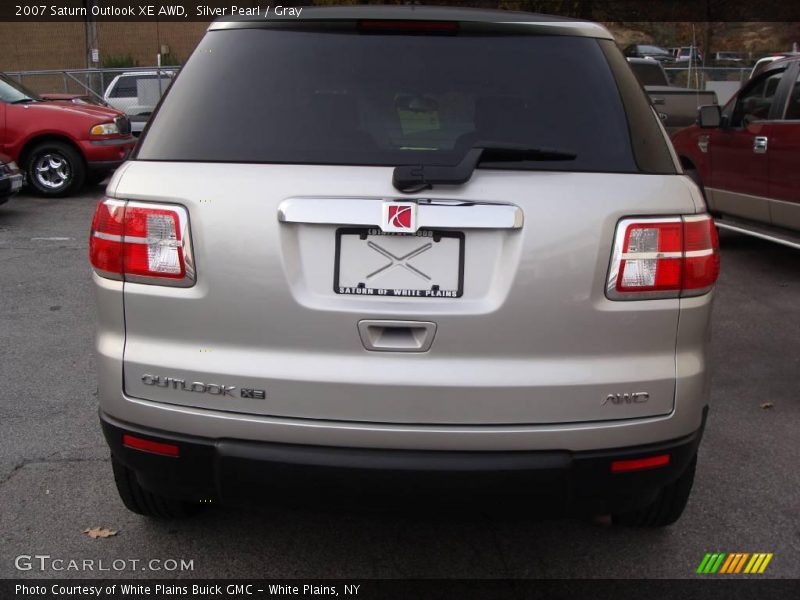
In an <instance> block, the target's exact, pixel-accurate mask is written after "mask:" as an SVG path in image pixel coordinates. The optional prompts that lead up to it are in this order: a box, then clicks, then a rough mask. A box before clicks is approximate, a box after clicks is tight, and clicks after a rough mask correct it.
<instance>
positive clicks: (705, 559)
mask: <svg viewBox="0 0 800 600" xmlns="http://www.w3.org/2000/svg"><path fill="white" fill-rule="evenodd" d="M709 559H711V554H709V553H708V552H706V555H705V556H704V557H703V560H702V561H701V562H700V566H699V567H697V573H705V572H706V565H707V564H708V561H709Z"/></svg>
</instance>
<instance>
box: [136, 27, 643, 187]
mask: <svg viewBox="0 0 800 600" xmlns="http://www.w3.org/2000/svg"><path fill="white" fill-rule="evenodd" d="M481 141H491V142H509V143H516V144H525V145H529V146H532V147H549V148H556V149H559V150H566V151H570V152H574V153H575V154H577V159H576V160H574V161H552V162H515V163H493V164H492V168H514V169H547V170H579V171H609V172H636V171H637V170H638V169H637V165H636V162H635V160H634V157H633V153H632V150H631V142H630V134H629V131H628V124H627V121H626V117H625V111H624V108H623V104H622V101H621V99H620V93H619V91H618V89H617V85H616V83H615V80H614V77H613V75H612V72H611V69H610V67H609V65H608V61H607V59H606V57H605V55H604V53H603V51H602V50H601V48H600V45H599V43H598V41H597V40H595V39H592V38H583V37H567V36H533V35H531V36H519V35H503V36H499V35H494V36H491V35H458V36H442V35H390V34H377V35H376V34H358V33H355V32H352V31H348V32H341V31H337V32H332V31H325V30H311V31H309V30H303V31H300V30H277V29H269V28H266V29H239V30H223V31H211V32H209V33H208V34H206V36H205V38H204V39H203V40H202V42H201V43H200V45H199V46H198V47H197V49H196V50H195V52H194V54H193V55H192V57H191V59H190V60H189V61H188V63H187V64H186V66H185V67H184V68H183V69H182V71H181V73H180V75H179V76H178V77H177V79H176V81H175V82H174V83H173V85H172V86H171V88H170V90H169V92H168V93H167V95H166V96H165V98H164V100H163V102H162V105H161V106H160V108H159V109H158V112H157V113H156V115H155V117H154V118H153V121H152V123H151V125H150V128H149V130H148V131H147V133H146V135H145V137H144V138H143V139H142V140H141V142H140V144H139V150H138V156H137V157H138V159H140V160H160V161H201V162H256V163H293V164H336V165H341V164H352V165H384V166H397V165H408V164H431V165H454V164H456V163H458V162H459V161H460V160H461V159H462V158H463V157H464V154H465V153H466V152H467V150H468V149H469V148H470V147H472V146H474V145H475V144H478V143H480V142H481Z"/></svg>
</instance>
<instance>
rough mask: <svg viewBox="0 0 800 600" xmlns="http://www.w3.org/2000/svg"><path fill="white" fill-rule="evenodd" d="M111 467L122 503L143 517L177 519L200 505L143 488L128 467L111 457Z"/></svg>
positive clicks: (186, 515) (196, 509) (185, 515)
mask: <svg viewBox="0 0 800 600" xmlns="http://www.w3.org/2000/svg"><path fill="white" fill-rule="evenodd" d="M111 467H112V468H113V469H114V482H115V483H116V484H117V492H119V497H120V498H121V499H122V503H123V504H124V505H125V507H126V508H127V509H128V510H130V511H131V512H135V513H136V514H138V515H143V516H145V517H155V518H158V519H179V518H183V517H188V516H190V515H193V514H195V513H197V512H198V511H199V510H200V508H201V507H200V506H199V505H197V504H191V503H189V502H184V501H183V500H177V499H175V498H167V497H165V496H161V495H159V494H155V493H153V492H151V491H148V490H146V489H144V488H143V487H142V486H141V485H139V482H138V481H137V479H136V474H135V473H134V472H133V471H131V470H130V469H129V468H127V467H126V466H124V465H123V464H121V463H120V462H119V461H117V460H116V459H115V458H114V457H113V456H112V457H111Z"/></svg>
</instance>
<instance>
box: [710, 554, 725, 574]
mask: <svg viewBox="0 0 800 600" xmlns="http://www.w3.org/2000/svg"><path fill="white" fill-rule="evenodd" d="M724 558H725V553H724V552H720V553H719V558H718V559H717V562H715V563H714V566H713V567H711V571H710V572H711V573H716V572H717V569H719V567H720V565H722V561H723V559H724Z"/></svg>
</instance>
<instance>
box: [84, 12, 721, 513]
mask: <svg viewBox="0 0 800 600" xmlns="http://www.w3.org/2000/svg"><path fill="white" fill-rule="evenodd" d="M553 65H558V68H553ZM220 89H224V90H225V93H224V94H221V93H219V90H220ZM90 254H91V263H92V266H93V268H94V274H93V279H94V284H95V289H96V295H97V305H98V320H99V326H98V334H97V351H98V356H99V360H98V369H99V393H100V418H101V421H102V425H103V429H104V432H105V436H106V439H107V440H108V443H109V445H110V447H111V453H112V457H113V467H114V475H115V479H116V483H117V487H118V489H119V492H120V495H121V497H122V500H123V501H124V503H125V504H126V506H127V507H128V508H129V509H131V510H133V511H135V512H137V513H141V514H144V515H151V516H162V517H169V516H179V515H181V514H184V513H186V512H187V511H191V509H192V508H193V507H195V506H197V505H199V504H201V503H205V502H209V501H213V502H222V503H229V502H234V501H240V500H242V499H248V497H250V496H253V495H255V496H256V497H259V494H258V493H256V494H254V491H255V490H258V489H264V488H265V489H267V490H269V489H270V488H272V489H277V488H281V487H286V484H285V481H286V480H285V479H284V478H288V477H290V476H292V477H293V476H294V475H293V474H294V473H297V472H298V471H301V472H303V473H305V474H311V475H312V479H313V477H315V476H316V475H319V476H320V477H323V476H324V477H325V478H326V479H325V480H326V481H335V480H337V478H338V477H340V476H342V477H344V476H345V474H347V475H348V477H350V476H351V475H352V476H355V477H356V478H358V477H360V476H369V474H372V475H375V474H376V473H380V474H381V477H383V479H386V478H387V477H388V478H389V479H393V478H395V477H397V478H399V479H404V478H409V477H412V476H413V474H415V473H416V474H420V473H421V472H424V473H427V474H428V477H427V479H428V480H430V479H431V477H430V476H431V475H433V479H435V480H437V481H447V480H448V477H450V476H453V480H454V481H455V480H457V481H458V482H460V483H464V482H465V481H466V482H469V483H475V482H483V481H485V482H486V483H485V485H484V487H483V488H482V489H491V482H492V481H494V480H497V479H500V480H502V481H503V482H509V481H510V482H518V483H519V485H520V489H522V488H524V487H526V486H525V484H527V483H530V484H534V485H533V486H528V487H532V488H533V489H534V494H532V495H533V496H536V495H537V492H535V490H539V491H540V492H541V493H542V495H544V494H545V492H547V493H549V494H552V493H556V495H557V496H558V497H559V498H560V499H561V501H560V502H559V505H561V506H565V507H568V508H569V510H570V511H573V510H574V511H576V512H577V511H580V512H582V513H583V512H584V511H591V512H593V513H597V514H611V515H613V517H614V519H615V520H616V521H617V522H620V523H625V524H631V525H649V526H659V525H667V524H669V523H672V522H674V521H675V520H676V519H677V518H678V517H679V516H680V514H681V512H682V511H683V509H684V506H685V505H686V501H687V498H688V496H689V492H690V489H691V486H692V481H693V477H694V471H695V462H696V456H697V449H698V445H699V442H700V437H701V435H702V431H703V427H704V423H705V416H706V412H707V407H708V398H709V388H708V368H707V363H708V359H707V344H708V340H709V313H710V310H711V303H712V296H713V291H712V288H713V286H714V283H715V281H716V279H717V275H718V271H719V258H718V247H717V238H716V233H715V229H714V226H713V222H712V221H711V219H710V218H709V216H708V214H707V213H706V208H705V204H704V201H703V197H702V194H701V192H700V190H699V189H698V187H697V186H696V185H695V184H694V183H693V182H692V181H691V180H690V179H689V178H688V177H686V176H685V175H684V174H683V173H682V170H681V167H680V164H679V162H678V161H677V159H676V156H675V155H674V153H673V151H672V149H671V146H670V144H669V142H668V139H667V137H666V135H665V132H664V130H663V128H662V127H661V125H660V123H659V119H658V117H657V116H656V115H655V113H654V111H653V110H652V108H651V106H650V104H649V103H648V101H647V98H646V96H645V94H644V92H643V91H642V88H641V87H640V86H639V84H638V83H637V81H636V78H635V76H634V75H633V73H632V72H631V70H630V68H629V67H628V64H627V62H626V61H625V58H624V57H623V56H622V53H621V52H620V51H619V50H618V49H617V48H616V46H615V44H614V41H613V39H612V38H611V36H610V34H609V33H608V32H607V31H606V30H605V29H604V28H603V27H601V26H599V25H596V24H592V23H585V22H580V21H570V20H565V19H560V18H553V17H543V16H539V15H532V14H525V13H513V12H502V11H498V12H495V11H476V10H462V9H436V8H420V7H411V6H407V7H344V8H335V9H332V8H328V9H325V8H319V9H311V8H309V9H304V10H303V12H302V18H300V19H296V18H294V17H286V18H270V19H263V18H262V19H247V18H241V19H231V20H222V21H217V22H214V23H213V24H212V25H211V26H210V27H209V30H208V32H207V34H206V35H205V37H204V39H203V40H202V41H201V43H200V44H199V46H198V47H197V49H196V50H195V51H194V53H193V54H192V56H191V58H190V59H189V60H188V62H187V64H186V65H185V66H184V67H183V68H182V69H181V72H180V74H179V75H178V76H177V77H176V79H175V81H174V83H173V84H172V85H171V86H170V89H169V91H168V92H167V94H166V96H165V97H164V99H163V100H162V103H161V104H160V106H159V107H158V109H157V111H156V113H155V114H154V116H153V118H152V121H151V123H150V125H149V127H148V129H147V130H146V132H145V133H144V135H143V137H142V138H141V140H140V143H139V145H138V147H137V149H136V151H135V154H134V155H133V157H132V159H131V160H129V161H128V162H127V163H125V164H124V165H123V166H122V167H121V168H120V169H119V170H118V171H117V173H116V174H115V176H114V177H113V179H112V180H111V182H110V183H109V185H108V189H107V197H106V198H105V199H104V200H103V201H102V202H101V203H100V204H99V205H98V207H97V211H96V214H95V216H94V221H93V224H92V231H91V242H90ZM319 481H322V479H320V480H319ZM482 485H483V484H482ZM487 486H488V487H487ZM473 489H474V488H473ZM512 489H513V488H512ZM260 497H263V493H262V494H261V496H260Z"/></svg>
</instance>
